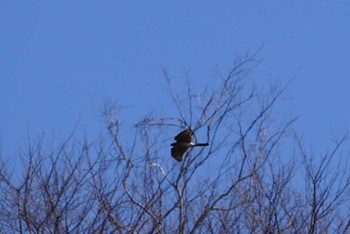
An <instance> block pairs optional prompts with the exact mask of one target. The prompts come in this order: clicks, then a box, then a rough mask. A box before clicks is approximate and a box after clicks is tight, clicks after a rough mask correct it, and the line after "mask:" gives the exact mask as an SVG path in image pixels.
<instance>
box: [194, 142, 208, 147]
mask: <svg viewBox="0 0 350 234" xmlns="http://www.w3.org/2000/svg"><path fill="white" fill-rule="evenodd" d="M208 145H209V143H195V144H193V145H191V146H192V147H196V146H208Z"/></svg>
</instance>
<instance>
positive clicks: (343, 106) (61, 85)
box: [0, 0, 350, 154]
mask: <svg viewBox="0 0 350 234" xmlns="http://www.w3.org/2000/svg"><path fill="white" fill-rule="evenodd" d="M349 12H350V3H349V1H345V0H344V1H294V0H293V1H291V0H288V1H287V0H286V1H176V3H175V2H171V3H169V2H165V1H108V0H106V1H99V2H98V3H97V1H79V0H77V1H35V0H33V1H1V2H0V35H1V36H0V108H1V114H0V132H1V138H2V151H3V152H6V153H7V152H8V153H10V154H11V153H16V151H17V149H18V146H20V145H21V144H22V143H23V142H25V141H26V135H27V133H28V131H29V132H30V134H31V135H38V134H40V133H41V132H42V131H45V132H46V133H49V134H51V133H54V134H55V135H57V136H60V137H62V138H64V137H65V136H68V135H69V133H70V132H71V131H72V129H73V128H74V126H75V125H76V123H77V122H78V120H79V123H80V126H82V127H83V128H86V129H87V132H88V133H89V132H90V134H92V135H94V134H95V133H98V132H99V131H101V130H102V129H103V127H104V124H103V122H102V121H101V119H100V118H99V113H98V107H99V104H100V103H102V102H103V101H104V100H106V99H114V100H116V102H117V103H118V104H119V105H122V106H126V107H127V108H125V109H124V111H123V113H122V115H123V116H124V118H129V119H130V121H131V122H130V123H132V122H133V121H136V120H137V119H139V118H141V117H142V116H143V115H145V114H147V113H148V112H149V111H150V110H153V109H159V110H160V111H168V110H169V109H170V108H174V107H173V106H171V105H170V106H169V105H168V104H169V98H168V95H167V92H166V88H165V82H164V79H163V77H162V72H161V66H165V67H166V68H167V69H168V71H169V73H170V74H171V76H172V77H173V78H174V79H175V80H176V83H177V85H178V87H180V86H181V85H182V84H183V83H184V79H183V74H184V71H185V70H186V71H189V72H190V74H191V77H192V79H193V83H196V82H198V83H200V82H204V83H209V84H210V83H212V82H213V76H212V71H213V68H214V67H215V66H219V67H220V68H221V70H222V72H226V71H228V70H229V69H230V66H231V65H232V62H233V61H234V58H235V57H236V56H238V55H240V54H243V53H246V52H247V51H248V50H254V49H257V48H258V47H259V46H260V45H261V44H262V43H264V46H263V48H262V50H261V51H260V54H259V56H260V57H262V58H264V62H263V63H262V64H261V65H259V67H258V68H256V69H255V70H254V72H253V74H252V76H253V77H254V78H255V79H257V82H258V84H261V85H267V84H268V82H269V81H270V80H272V81H275V82H280V83H281V84H284V83H286V82H287V81H288V80H289V79H291V78H292V77H293V76H294V74H295V73H296V72H298V71H299V72H298V74H297V76H296V77H295V79H294V80H293V82H292V83H291V85H290V88H289V92H288V96H289V97H291V99H290V100H288V101H286V102H285V103H283V105H285V106H286V107H285V108H284V107H283V108H281V112H282V110H283V111H284V110H288V111H289V112H291V113H293V114H294V115H297V116H299V120H298V122H297V123H296V125H295V127H296V129H297V131H298V132H299V133H300V134H302V135H304V137H305V139H306V140H307V142H308V143H309V144H312V145H314V146H321V145H322V146H323V145H329V143H330V142H329V139H330V138H331V133H332V132H335V133H339V134H341V133H343V132H344V129H346V128H348V127H349V119H350V108H349V104H348V102H349V101H348V100H350V92H349V87H350V69H349V65H350V27H349V24H350V14H349Z"/></svg>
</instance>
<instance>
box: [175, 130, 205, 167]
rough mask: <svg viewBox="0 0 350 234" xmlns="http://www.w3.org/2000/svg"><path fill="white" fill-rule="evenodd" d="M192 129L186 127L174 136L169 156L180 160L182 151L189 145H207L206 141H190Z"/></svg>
mask: <svg viewBox="0 0 350 234" xmlns="http://www.w3.org/2000/svg"><path fill="white" fill-rule="evenodd" d="M192 133H193V132H192V130H191V129H187V130H184V131H182V132H180V133H179V134H177V136H176V137H175V138H174V140H175V141H176V142H174V143H172V144H171V146H172V148H171V156H173V158H174V159H176V160H177V161H179V162H181V161H182V156H183V155H184V153H185V152H186V151H187V150H188V149H189V148H190V147H196V146H208V145H209V144H208V143H193V142H192Z"/></svg>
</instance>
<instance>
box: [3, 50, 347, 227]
mask: <svg viewBox="0 0 350 234" xmlns="http://www.w3.org/2000/svg"><path fill="white" fill-rule="evenodd" d="M255 57H256V54H253V55H250V54H247V55H246V56H243V57H241V58H238V59H237V60H236V62H235V63H234V65H233V67H232V69H231V71H229V72H228V74H227V75H222V74H221V73H220V72H219V71H217V72H216V74H215V78H216V79H217V80H218V81H217V82H215V83H216V84H217V86H216V87H213V86H211V87H208V86H207V87H206V86H201V87H199V86H198V85H197V86H196V87H193V86H192V85H191V81H190V78H189V77H188V76H187V77H186V78H187V83H186V90H180V91H176V89H175V87H174V85H173V84H172V78H171V77H170V75H169V73H168V72H167V70H166V69H165V68H163V74H164V77H165V82H166V84H167V87H168V91H169V96H170V98H171V100H172V103H173V107H174V109H175V110H176V114H175V115H170V116H162V115H160V114H158V113H155V112H153V113H152V114H150V115H147V116H145V117H144V118H143V119H141V120H140V121H139V122H138V123H136V124H133V125H132V127H130V128H129V127H128V126H127V125H123V123H122V121H121V119H120V118H119V116H118V107H117V106H116V105H114V104H113V103H108V102H106V103H105V104H104V106H103V108H102V109H101V113H102V115H103V118H104V120H105V122H106V123H107V132H106V133H107V134H106V135H102V136H99V137H97V138H96V139H95V140H93V141H89V140H88V137H86V136H83V137H81V138H76V133H75V131H73V133H72V135H71V136H70V137H68V139H67V140H66V141H65V142H63V143H58V144H57V147H55V146H52V145H48V144H46V143H45V141H44V139H42V138H39V139H36V140H35V141H34V142H31V141H30V140H28V145H27V146H26V148H25V150H24V151H23V152H22V153H21V159H22V164H23V168H22V169H21V170H20V173H19V174H20V175H21V176H20V177H17V176H11V173H10V168H9V166H8V164H6V163H5V162H4V161H2V164H1V167H0V187H1V191H0V207H1V209H0V229H1V230H3V232H5V233H95V232H97V233H333V232H338V233H347V232H349V226H350V219H349V218H348V217H349V213H348V209H346V208H345V207H349V205H350V204H349V202H348V198H349V181H350V179H349V178H350V176H349V173H347V171H346V166H347V165H348V164H347V162H344V161H341V162H340V163H339V164H337V159H338V158H337V157H336V155H338V154H340V155H342V154H341V152H339V149H340V147H341V146H342V145H343V144H344V142H345V140H346V136H347V135H345V136H344V137H342V138H340V139H339V140H338V141H336V143H335V147H334V149H333V150H332V151H330V152H329V153H326V154H324V155H323V156H321V157H315V156H314V155H313V154H311V153H308V152H307V151H306V150H305V146H304V144H303V142H302V140H300V139H299V138H296V137H294V130H293V128H292V126H293V123H294V122H295V120H296V118H289V119H287V120H282V121H278V120H276V118H275V115H274V107H275V106H276V103H277V102H278V101H279V100H282V99H283V98H284V95H285V92H286V88H287V86H288V85H286V86H283V87H281V86H271V87H270V89H268V90H267V91H265V92H264V91H262V90H261V89H258V88H257V87H256V85H255V84H254V82H253V81H252V80H251V79H250V76H249V74H250V73H249V72H250V71H251V70H252V69H253V68H254V67H255V66H256V65H257V64H258V63H259V62H260V61H259V60H256V59H255ZM186 129H190V130H191V135H192V136H191V137H193V138H194V139H193V142H208V146H207V147H189V146H188V147H187V146H186V147H185V148H183V149H182V148H181V152H180V153H181V159H182V161H180V160H179V161H176V160H174V159H173V158H172V156H171V152H170V148H171V147H170V144H171V143H172V142H173V138H174V137H175V136H176V135H177V134H178V133H179V132H181V131H183V130H186ZM294 139H297V141H296V143H295V141H294ZM185 142H186V143H189V142H191V140H190V141H189V142H187V140H186V141H185ZM286 142H287V143H288V146H285V144H286ZM192 145H195V144H192ZM200 145H201V146H206V145H207V143H201V144H200ZM173 146H174V144H173ZM177 146H179V145H177ZM301 175H304V178H305V183H301V181H302V180H301V179H300V177H301ZM296 183H298V184H296Z"/></svg>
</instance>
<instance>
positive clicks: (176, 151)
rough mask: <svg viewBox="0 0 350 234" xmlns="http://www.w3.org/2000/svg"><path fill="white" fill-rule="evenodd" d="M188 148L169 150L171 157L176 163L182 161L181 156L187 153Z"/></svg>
mask: <svg viewBox="0 0 350 234" xmlns="http://www.w3.org/2000/svg"><path fill="white" fill-rule="evenodd" d="M187 149H188V148H186V147H173V148H171V156H173V158H175V159H176V160H177V161H179V162H181V161H182V156H183V155H184V153H185V152H186V151H187Z"/></svg>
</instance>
